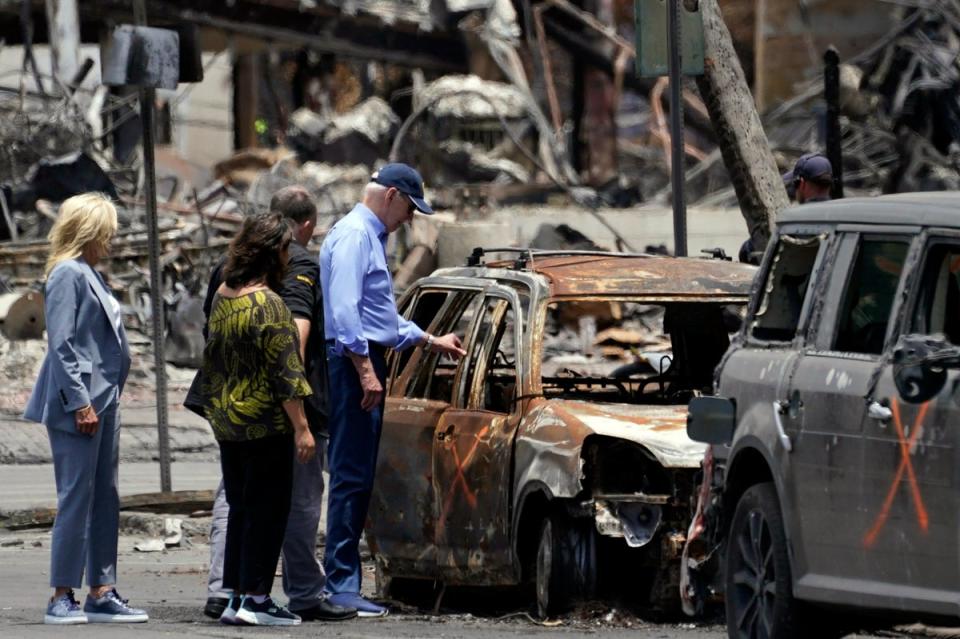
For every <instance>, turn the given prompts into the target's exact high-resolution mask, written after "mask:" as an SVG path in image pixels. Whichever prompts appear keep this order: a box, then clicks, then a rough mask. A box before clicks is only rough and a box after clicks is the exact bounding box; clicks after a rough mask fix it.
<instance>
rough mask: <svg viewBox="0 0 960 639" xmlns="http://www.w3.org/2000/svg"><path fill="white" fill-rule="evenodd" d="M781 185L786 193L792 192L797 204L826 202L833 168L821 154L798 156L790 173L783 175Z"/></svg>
mask: <svg viewBox="0 0 960 639" xmlns="http://www.w3.org/2000/svg"><path fill="white" fill-rule="evenodd" d="M783 183H784V185H785V186H786V187H787V191H788V192H790V191H791V190H792V192H793V194H794V197H795V199H796V200H797V204H810V203H813V202H826V201H827V200H829V199H830V186H831V185H832V184H833V167H832V166H831V165H830V160H828V159H827V158H826V157H824V156H823V155H822V154H820V153H806V154H804V155H801V156H800V159H798V160H797V163H796V164H795V165H794V166H793V170H792V171H790V172H789V173H784V175H783Z"/></svg>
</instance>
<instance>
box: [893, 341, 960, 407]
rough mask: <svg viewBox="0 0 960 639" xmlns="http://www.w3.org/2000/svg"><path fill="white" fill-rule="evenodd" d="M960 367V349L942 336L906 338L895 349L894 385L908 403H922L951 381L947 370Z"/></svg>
mask: <svg viewBox="0 0 960 639" xmlns="http://www.w3.org/2000/svg"><path fill="white" fill-rule="evenodd" d="M948 368H960V349H958V348H957V347H956V346H953V345H952V344H950V343H949V342H948V341H947V340H946V339H945V338H944V337H943V336H942V335H904V336H903V337H901V338H900V340H899V341H898V342H897V345H896V347H895V348H894V349H893V383H894V384H895V385H896V387H897V392H898V393H900V397H901V398H902V399H903V400H904V401H905V402H910V403H911V404H922V403H923V402H925V401H928V400H930V399H932V398H933V397H935V396H936V395H937V393H939V392H940V391H941V390H942V389H943V386H944V384H946V382H947V369H948Z"/></svg>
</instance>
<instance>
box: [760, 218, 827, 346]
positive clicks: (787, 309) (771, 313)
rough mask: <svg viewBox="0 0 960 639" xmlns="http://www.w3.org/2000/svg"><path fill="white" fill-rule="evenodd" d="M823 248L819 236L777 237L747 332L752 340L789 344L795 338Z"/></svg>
mask: <svg viewBox="0 0 960 639" xmlns="http://www.w3.org/2000/svg"><path fill="white" fill-rule="evenodd" d="M822 244H823V242H822V241H821V238H820V237H819V236H806V237H796V236H789V235H783V236H781V237H780V240H779V241H778V242H777V248H776V251H775V252H774V255H773V260H772V261H771V264H770V270H769V272H768V273H767V280H766V283H765V284H764V287H763V290H762V291H761V298H760V304H759V306H758V307H757V312H756V314H755V315H754V318H753V323H752V325H751V328H750V331H751V333H750V334H751V335H752V336H753V337H755V338H756V339H760V340H771V341H780V342H788V341H790V340H792V339H793V338H794V336H795V335H796V334H797V328H798V327H799V324H800V313H801V311H802V310H803V304H804V301H805V300H806V297H807V291H808V290H809V288H810V281H811V279H812V275H813V267H814V264H815V263H816V260H817V254H818V253H819V251H820V247H821V245H822Z"/></svg>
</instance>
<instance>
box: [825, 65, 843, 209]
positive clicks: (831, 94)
mask: <svg viewBox="0 0 960 639" xmlns="http://www.w3.org/2000/svg"><path fill="white" fill-rule="evenodd" d="M823 98H824V101H825V102H826V103H827V159H828V160H830V165H831V166H832V167H833V184H832V185H831V187H830V197H831V198H833V199H835V200H836V199H839V198H842V197H843V139H842V134H841V132H840V54H838V53H837V50H836V49H835V48H833V47H830V48H829V49H827V51H826V53H824V54H823Z"/></svg>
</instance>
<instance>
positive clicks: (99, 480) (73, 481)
mask: <svg viewBox="0 0 960 639" xmlns="http://www.w3.org/2000/svg"><path fill="white" fill-rule="evenodd" d="M99 417H100V424H99V426H98V427H97V432H96V434H94V435H93V436H90V435H83V434H81V433H78V432H75V431H74V432H66V431H62V430H57V429H54V428H48V429H47V434H48V435H49V437H50V449H51V450H52V451H53V472H54V476H55V478H56V483H57V518H56V520H55V521H54V523H53V542H52V548H51V552H50V585H51V586H52V587H54V588H57V587H62V588H79V587H80V586H81V581H82V579H83V570H84V567H86V570H87V583H88V584H89V585H90V586H91V587H94V586H106V585H111V584H115V583H117V535H118V529H119V524H120V496H119V493H118V492H117V469H118V463H119V460H120V411H119V407H118V406H117V403H116V402H114V403H112V404H110V405H109V406H108V407H107V408H106V409H105V410H104V411H103V412H102V413H100V415H99Z"/></svg>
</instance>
